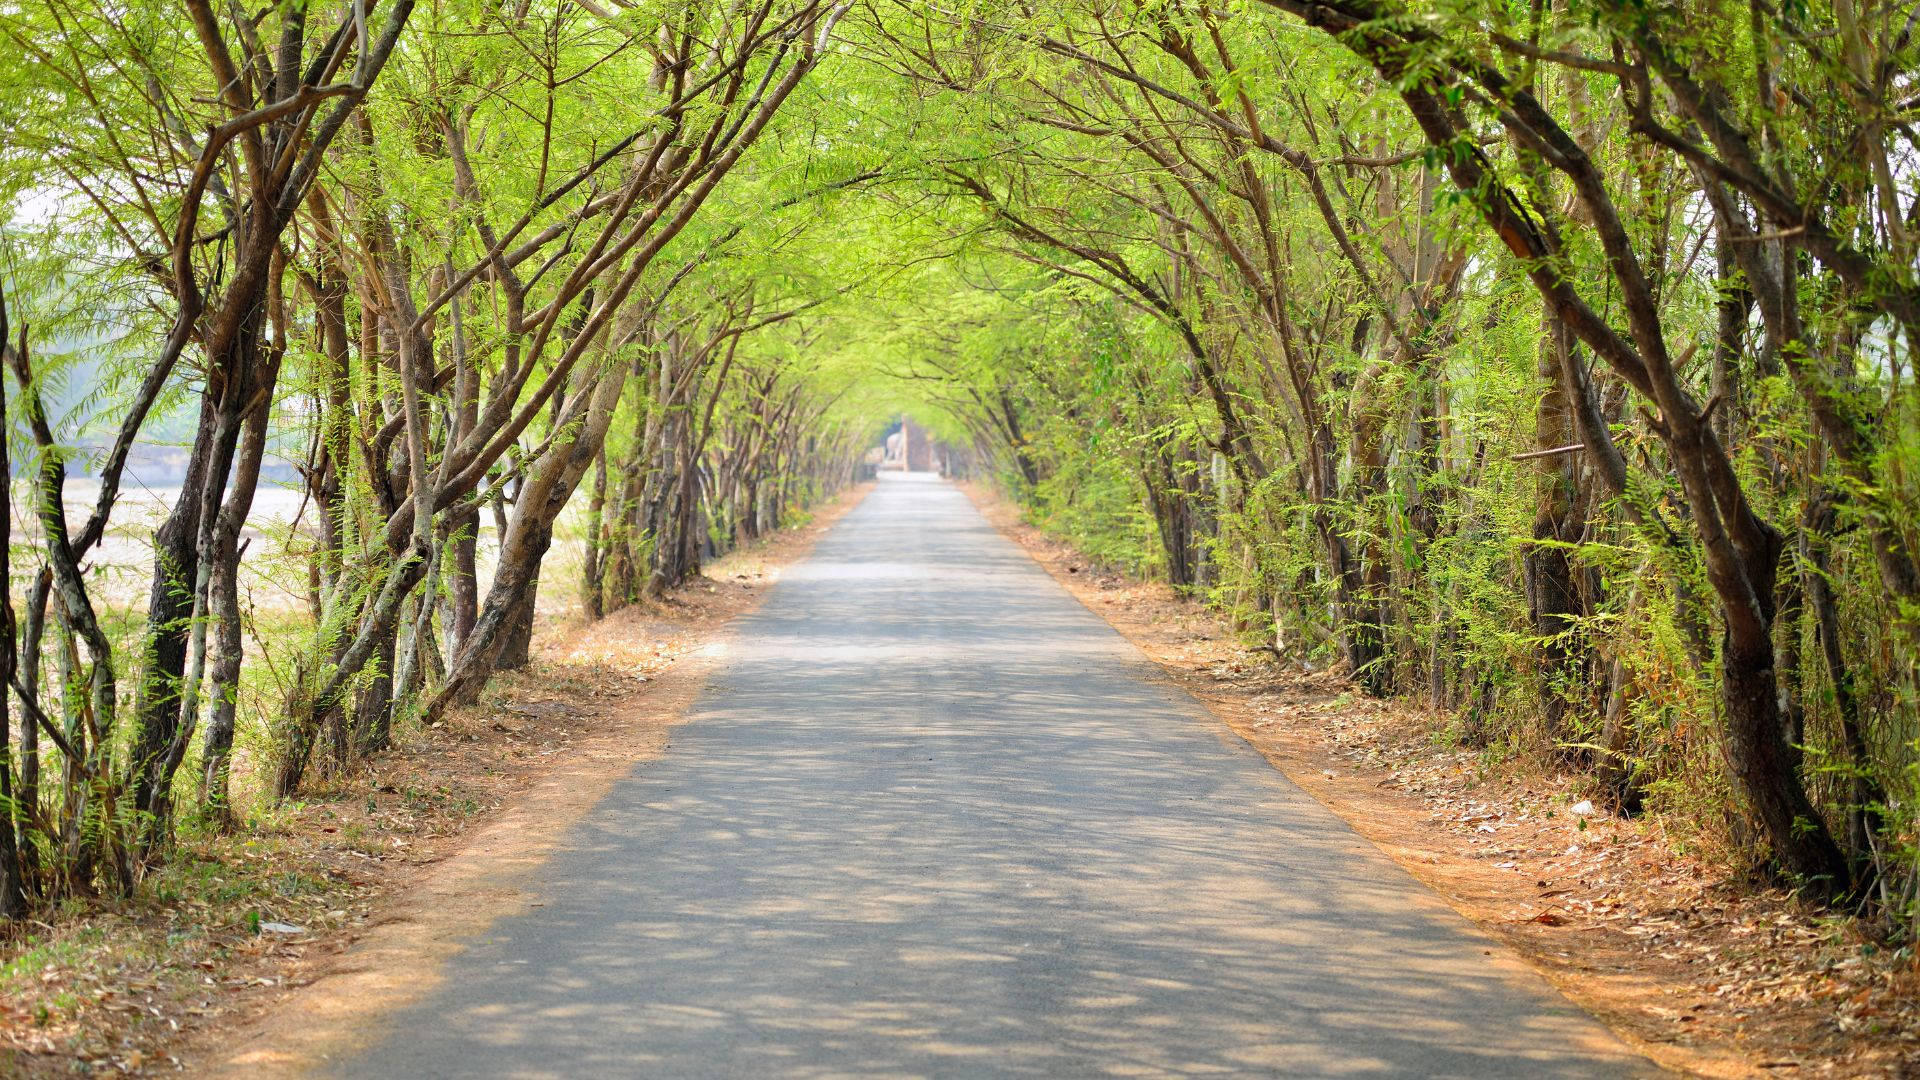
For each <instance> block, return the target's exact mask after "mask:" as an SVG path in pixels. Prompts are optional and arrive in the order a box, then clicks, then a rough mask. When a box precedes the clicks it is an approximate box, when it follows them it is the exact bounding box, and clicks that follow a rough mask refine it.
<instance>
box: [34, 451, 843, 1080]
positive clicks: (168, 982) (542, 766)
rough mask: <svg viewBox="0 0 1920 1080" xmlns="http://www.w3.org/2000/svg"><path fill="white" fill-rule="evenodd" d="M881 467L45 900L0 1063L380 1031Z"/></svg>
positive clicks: (513, 900) (258, 1067) (543, 636)
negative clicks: (103, 887)
mask: <svg viewBox="0 0 1920 1080" xmlns="http://www.w3.org/2000/svg"><path fill="white" fill-rule="evenodd" d="M869 490H871V487H870V485H869V486H862V487H860V488H857V489H855V490H853V491H850V492H848V493H846V494H845V495H843V496H842V497H841V498H839V499H838V500H835V501H834V502H832V503H830V504H828V505H826V506H824V507H822V508H821V509H820V510H819V511H818V512H817V513H816V515H815V517H814V518H813V520H812V521H811V522H810V523H809V524H808V525H806V526H804V527H802V528H798V529H792V530H786V531H783V532H781V533H778V534H775V535H773V536H771V537H769V538H767V539H766V540H764V541H763V542H761V543H760V544H757V545H755V546H754V547H752V548H750V549H747V550H743V551H739V552H735V553H732V554H730V555H728V556H726V557H724V558H722V559H720V560H718V561H716V562H715V563H713V564H711V565H710V566H708V567H707V568H706V571H705V574H704V576H702V577H701V578H698V579H696V580H694V581H692V582H689V583H688V584H687V585H685V586H683V587H682V588H680V589H678V590H676V591H675V592H674V593H673V594H672V595H671V596H669V597H668V598H667V599H666V600H665V601H663V602H661V603H658V604H652V605H646V606H635V607H629V608H626V609H623V610H621V611H619V612H616V613H614V614H613V615H611V616H609V617H607V618H606V619H603V620H601V621H600V622H598V623H593V624H582V623H579V622H572V623H563V624H555V625H550V626H545V627H542V630H541V633H540V634H539V636H538V637H537V638H536V646H535V655H534V658H533V662H532V663H530V664H529V665H528V666H527V667H526V668H525V669H523V670H521V671H517V672H511V673H505V674H503V675H501V676H498V677H496V679H495V680H494V682H493V684H492V685H490V686H489V688H488V690H487V693H486V697H485V698H484V700H483V701H482V703H481V704H480V705H479V706H477V707H475V708H472V709H467V710H462V711H460V712H457V713H455V714H454V715H452V716H450V717H448V719H447V720H446V721H445V722H444V724H439V725H435V726H434V728H432V729H429V730H424V731H411V732H407V733H405V734H404V735H403V736H402V737H401V738H400V740H399V742H398V744H397V745H396V746H395V747H394V749H392V750H391V751H388V752H386V753H384V754H381V755H379V756H378V757H376V758H374V759H373V760H372V761H370V762H367V763H366V764H365V765H364V766H363V767H361V768H358V769H356V770H354V771H352V772H350V773H348V774H345V775H335V776H330V777H327V776H322V777H318V778H316V780H315V782H314V783H312V784H311V785H310V790H309V791H308V792H306V793H305V796H304V798H303V799H302V800H301V801H299V802H298V803H294V804H289V805H288V806H286V807H283V808H279V809H277V810H275V811H273V812H272V814H270V815H268V816H267V817H266V818H264V819H262V818H258V817H256V821H255V823H254V826H253V827H252V828H250V829H249V830H248V831H246V832H244V833H241V834H237V835H234V836H231V837H219V838H202V839H198V840H193V841H189V842H188V843H187V844H185V845H183V850H182V851H181V852H180V853H179V854H178V855H176V856H175V858H174V859H173V860H171V864H172V865H171V866H170V867H168V868H167V869H166V870H165V871H164V872H165V873H166V874H168V875H170V876H169V877H167V878H166V879H164V880H162V881H159V882H156V883H155V884H154V885H153V887H151V888H149V889H147V890H144V891H143V895H142V896H141V897H140V898H139V899H137V900H135V901H131V902H128V903H126V904H125V905H123V906H121V907H119V908H115V909H107V910H98V911H92V912H84V913H78V914H75V915H71V916H68V917H65V918H62V919H56V920H55V921H53V922H51V923H48V924H45V925H44V927H43V944H42V945H41V946H40V947H39V948H38V949H37V950H36V952H35V954H34V955H33V956H31V957H19V958H16V959H15V960H13V961H12V963H11V965H9V966H10V967H11V966H17V965H24V964H32V965H34V967H33V970H32V971H31V972H25V971H24V970H23V971H7V972H6V973H5V974H7V975H10V976H13V977H15V979H16V981H17V982H19V981H20V980H24V982H21V983H20V984H21V985H25V984H26V983H31V984H32V990H31V992H30V993H7V994H0V1075H4V1076H9V1077H12V1076H20V1077H40V1076H49V1077H50V1076H71V1075H75V1074H76V1073H78V1074H87V1073H92V1074H94V1075H145V1074H156V1075H157V1074H163V1073H172V1072H175V1071H176V1070H179V1069H182V1068H184V1069H186V1070H187V1071H189V1072H191V1073H192V1074H194V1075H214V1076H218V1075H229V1076H236V1077H238V1076H245V1077H249V1078H252V1077H272V1076H292V1075H299V1074H301V1073H302V1072H303V1071H305V1070H306V1069H308V1068H310V1067H311V1066H313V1065H315V1064H317V1063H319V1062H321V1061H323V1060H325V1058H326V1057H327V1056H328V1055H330V1054H331V1053H334V1052H336V1051H338V1050H339V1049H341V1048H343V1047H345V1046H349V1045H352V1044H353V1043H354V1042H356V1041H358V1040H362V1039H365V1038H367V1037H369V1036H370V1035H372V1034H373V1033H375V1032H377V1031H378V1024H379V1022H380V1020H381V1018H382V1017H383V1016H385V1015H386V1014H388V1013H390V1012H391V1011H392V1010H393V1009H394V1008H395V1007H396V1006H397V1005H398V1004H400V1003H402V1002H404V1001H406V1000H409V999H411V998H412V997H413V996H415V995H418V994H421V993H424V992H426V991H427V990H429V989H430V988H431V987H432V986H433V984H434V983H435V982H436V981H437V979H438V974H437V972H438V970H439V966H440V963H441V962H442V961H443V960H444V959H445V958H447V957H448V956H450V955H452V954H453V953H454V952H456V951H458V950H459V949H461V948H462V947H463V942H464V941H466V940H467V939H469V938H470V937H471V936H472V935H474V934H476V933H479V932H482V931H484V930H485V928H486V927H487V926H488V925H490V924H491V923H492V922H493V921H494V920H496V919H498V918H501V917H503V916H505V915H508V914H511V913H512V912H515V911H518V910H522V909H523V908H524V906H525V905H526V904H527V903H529V900H528V897H527V894H526V892H525V891H524V889H523V886H524V885H525V884H526V882H527V880H528V877H529V875H530V874H531V873H532V872H534V871H535V870H536V869H537V868H538V867H539V866H540V864H541V863H542V862H543V861H544V860H545V859H546V857H547V856H548V855H549V854H550V853H551V852H552V851H553V850H554V848H555V846H556V845H557V844H558V843H559V842H560V841H561V840H562V838H563V837H564V835H565V834H566V831H567V829H568V828H569V827H570V826H571V825H573V824H574V823H575V822H577V821H578V820H579V819H580V818H582V817H583V816H585V814H586V813H587V812H588V811H589V810H590V809H591V808H592V807H593V805H594V804H595V803H596V802H597V801H598V800H599V798H600V797H601V796H602V795H603V794H605V792H606V791H607V789H608V788H610V787H611V786H612V785H613V784H614V782H615V781H617V780H618V779H619V778H620V777H621V776H624V775H625V774H626V773H627V772H628V771H629V770H631V769H632V767H633V766H634V765H635V764H636V763H638V762H641V761H645V760H648V759H650V758H653V757H657V756H658V755H659V754H660V753H661V752H663V751H664V750H665V749H666V747H667V746H668V745H669V742H670V740H671V738H672V730H673V728H674V726H675V725H676V724H678V723H679V722H680V721H681V720H682V719H683V717H684V714H685V711H686V709H687V707H688V706H689V705H690V704H691V703H692V702H693V700H694V699H695V697H697V695H698V694H699V692H700V690H701V688H702V687H703V686H704V685H705V683H706V681H707V678H708V676H709V675H710V673H711V672H712V671H713V670H714V669H715V668H716V667H717V666H718V665H719V664H720V663H721V662H722V661H723V659H724V656H725V652H726V646H727V642H728V640H729V638H730V635H731V625H732V623H733V622H734V620H735V619H737V617H738V616H740V615H742V614H744V613H746V612H748V611H751V610H752V609H754V608H755V607H757V606H758V605H759V603H760V601H761V599H762V598H763V597H764V596H765V595H766V594H767V592H768V591H769V590H770V588H771V586H772V585H773V584H774V583H775V582H777V581H778V580H779V577H780V575H781V572H782V571H783V570H784V569H785V568H787V567H789V566H791V565H793V564H795V563H797V562H799V561H800V560H802V559H804V558H805V557H806V555H807V554H808V552H809V551H810V550H811V548H812V546H813V543H814V542H815V541H816V540H817V539H818V538H819V537H820V535H821V534H823V533H824V532H825V531H826V530H827V528H828V527H830V526H831V525H832V524H833V523H834V522H835V521H837V520H838V519H839V518H840V517H841V516H842V515H844V514H845V513H846V512H847V511H849V510H851V509H852V508H853V507H854V506H855V505H857V504H858V503H859V501H860V500H861V499H862V498H864V497H865V496H866V494H867V492H868V491H869Z"/></svg>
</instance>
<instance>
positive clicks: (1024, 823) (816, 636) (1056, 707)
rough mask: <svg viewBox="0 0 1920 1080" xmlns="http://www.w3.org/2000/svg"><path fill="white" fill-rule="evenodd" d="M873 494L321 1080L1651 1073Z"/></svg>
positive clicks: (1272, 777)
mask: <svg viewBox="0 0 1920 1080" xmlns="http://www.w3.org/2000/svg"><path fill="white" fill-rule="evenodd" d="M1152 671H1153V669H1152V668H1151V666H1150V665H1149V664H1148V662H1147V661H1146V660H1145V659H1144V658H1143V657H1142V656H1141V655H1140V654H1139V653H1138V652H1137V651H1136V650H1135V649H1134V648H1133V647H1132V646H1131V645H1129V644H1128V643H1126V642H1125V641H1124V640H1123V639H1121V638H1120V637H1119V636H1117V635H1116V634H1115V633H1114V632H1113V631H1112V630H1111V629H1109V628H1108V627H1107V626H1106V625H1105V624H1104V623H1103V622H1102V621H1101V620H1100V619H1098V618H1097V617H1095V616H1094V615H1092V614H1091V613H1089V612H1088V611H1087V610H1085V609H1084V608H1083V607H1081V606H1080V605H1079V604H1078V603H1077V602H1076V601H1074V600H1073V599H1072V597H1071V596H1069V595H1068V594H1067V593H1066V592H1065V591H1064V590H1062V589H1061V588H1060V587H1059V586H1058V585H1057V584H1055V583H1054V582H1053V581H1052V580H1051V579H1049V578H1048V577H1047V576H1046V575H1045V573H1043V572H1042V571H1041V570H1040V569H1039V568H1038V567H1037V566H1035V565H1034V564H1033V562H1032V561H1031V560H1030V559H1028V558H1027V556H1026V555H1025V554H1024V553H1022V552H1021V551H1020V550H1019V549H1018V548H1016V547H1015V546H1014V545H1012V544H1011V543H1009V542H1008V541H1007V540H1005V539H1004V538H1002V537H1001V536H1000V535H998V534H997V533H996V532H995V531H994V530H993V529H992V528H991V527H990V526H989V525H988V524H987V522H986V521H985V520H984V519H983V518H982V517H981V516H980V515H979V513H978V512H976V511H975V510H974V508H973V507H972V505H971V504H970V503H969V502H968V500H967V499H966V497H965V496H964V495H963V494H961V493H960V492H959V491H956V490H955V489H954V488H952V487H951V486H948V485H946V484H944V483H941V482H940V481H938V480H936V479H934V478H933V477H930V476H924V475H917V474H905V475H898V474H896V475H887V476H883V478H882V481H881V483H880V485H879V486H878V488H877V489H876V490H875V492H874V493H873V494H872V495H871V496H869V497H868V499H867V501H866V502H865V503H864V504H862V505H861V506H860V507H859V508H857V509H856V510H854V511H853V512H852V513H851V514H849V515H848V516H847V517H846V518H844V519H843V520H842V521H841V522H840V524H839V525H837V526H836V527H835V528H834V529H833V531H832V532H831V533H829V534H828V535H827V536H826V537H825V538H824V539H823V540H822V541H821V542H820V544H819V546H818V547H817V549H816V550H815V553H814V555H813V557H812V558H811V559H810V560H809V561H808V562H806V563H805V564H803V565H802V566H800V567H798V568H796V569H795V570H794V571H792V572H791V573H789V575H788V576H787V578H786V579H785V580H784V581H782V582H781V583H780V585H779V586H778V587H777V589H776V590H775V592H774V594H773V595H772V596H771V597H770V599H769V600H768V601H767V603H766V604H765V606H764V607H763V608H762V609H761V610H760V611H759V612H758V613H757V614H755V615H753V616H751V617H750V618H749V619H748V620H747V621H746V623H745V624H744V626H743V627H742V630H741V633H740V636H739V639H738V642H737V644H736V646H735V648H734V655H733V658H732V659H731V660H730V661H729V662H728V664H727V666H726V667H725V668H724V669H723V670H722V672H721V674H719V675H718V676H717V677H716V678H715V679H714V680H713V683H712V685H711V686H709V687H708V689H707V690H706V691H705V693H704V695H703V697H702V699H701V703H700V704H699V705H698V706H697V708H696V710H695V714H694V715H693V717H692V718H691V720H690V721H689V722H688V723H687V724H686V725H685V726H683V727H681V728H679V729H677V730H676V732H675V735H674V738H673V744H672V747H671V749H670V750H668V751H667V753H666V754H665V756H664V757H661V758H659V759H657V760H653V761H648V762H644V763H641V764H639V765H638V766H636V767H635V769H634V771H633V773H632V774H631V775H630V776H629V777H627V778H626V779H625V780H623V781H621V782H620V783H619V784H618V785H617V786H616V787H615V788H614V790H613V792H612V793H611V794H610V795H609V796H608V797H607V798H606V799H605V800H604V801H603V802H602V803H601V804H600V805H599V806H598V807H597V808H596V809H595V810H594V812H593V813H592V814H590V815H589V816H588V818H587V819H586V820H585V822H584V823H583V824H582V825H581V826H580V827H579V828H578V829H577V830H576V831H575V832H574V834H573V835H572V836H571V837H570V839H569V841H568V843H567V844H566V845H565V846H564V848H563V850H562V851H561V852H560V853H559V854H557V855H556V856H555V857H554V858H553V859H552V861H551V862H550V863H548V864H547V866H546V867H545V869H544V871H543V872H542V873H541V874H540V875H539V884H538V886H537V891H538V892H539V893H540V894H541V896H540V898H539V899H540V905H539V906H535V907H532V908H530V909H529V910H528V911H527V912H526V913H525V914H520V915H514V916H510V917H507V918H504V919H502V920H500V921H499V922H497V923H496V924H495V925H494V926H493V927H492V928H491V929H490V930H489V931H488V932H487V933H486V934H485V935H484V936H483V937H482V938H480V939H479V940H476V941H474V942H473V943H472V944H471V946H470V947H469V948H467V949H466V950H465V951H464V952H462V953H460V954H459V955H458V956H457V957H456V958H455V959H454V960H453V961H451V964H450V969H449V970H448V971H446V972H445V973H444V974H445V976H446V977H445V978H444V979H442V980H441V981H440V982H439V983H438V984H437V989H436V990H434V991H432V992H431V994H430V996H428V997H426V998H425V999H423V1000H420V1001H418V1002H417V1003H415V1004H413V1005H411V1006H410V1007H408V1008H406V1009H403V1010H401V1011H399V1012H398V1013H396V1014H394V1015H392V1016H391V1017H390V1018H389V1023H388V1024H387V1025H386V1026H385V1027H384V1028H383V1029H381V1030H379V1031H377V1032H373V1033H371V1034H370V1036H369V1038H368V1039H367V1040H366V1041H365V1044H364V1048H363V1049H362V1050H361V1051H360V1052H358V1053H356V1054H355V1055H353V1056H350V1057H347V1058H345V1059H338V1060H336V1061H334V1062H333V1063H332V1065H331V1066H330V1069H331V1075H333V1076H336V1077H341V1078H372V1077H378V1078H393V1080H398V1078H402V1077H406V1078H417V1077H441V1076H444V1077H529V1078H531V1077H911V1076H926V1077H1093V1076H1129V1077H1134V1076H1182V1077H1185V1076H1225V1077H1231V1076H1326V1077H1389V1076H1408V1077H1472V1078H1489V1077H1618V1076H1637V1075H1651V1074H1655V1073H1656V1072H1657V1070H1656V1069H1655V1068H1654V1067H1653V1066H1652V1065H1651V1064H1649V1063H1648V1062H1646V1061H1645V1060H1643V1059H1641V1058H1639V1057H1636V1056H1635V1055H1634V1054H1633V1053H1631V1052H1630V1051H1629V1050H1628V1049H1627V1048H1626V1047H1625V1046H1624V1045H1623V1044H1621V1043H1620V1042H1618V1041H1617V1040H1616V1039H1615V1038H1614V1037H1613V1036H1612V1035H1610V1034H1609V1033H1608V1032H1607V1031H1606V1030H1605V1029H1604V1028H1603V1027H1602V1026H1601V1025H1600V1024H1598V1023H1597V1022H1596V1021H1594V1020H1593V1019H1592V1018H1590V1017H1588V1016H1587V1015H1585V1014H1584V1013H1582V1012H1580V1011H1579V1010H1578V1009H1576V1008H1574V1007H1573V1006H1572V1005H1571V1004H1569V1003H1568V1002H1567V1001H1566V1000H1565V999H1563V998H1561V997H1560V996H1559V995H1558V994H1557V993H1555V992H1554V991H1553V990H1552V988H1550V987H1549V986H1548V985H1547V984H1546V983H1545V982H1544V981H1542V980H1541V979H1540V978H1538V977H1537V976H1535V975H1534V974H1532V973H1531V971H1530V970H1529V969H1527V968H1526V967H1525V966H1524V965H1523V964H1522V963H1520V961H1519V960H1518V959H1517V958H1515V957H1513V956H1512V955H1511V954H1509V953H1507V952H1506V951H1504V950H1503V949H1501V948H1500V947H1498V946H1497V945H1495V944H1494V943H1492V942H1491V941H1489V940H1488V939H1486V938H1484V937H1482V936H1481V935H1480V934H1478V933H1477V932H1476V931H1475V930H1473V929H1472V928H1471V927H1470V926H1469V925H1468V924H1467V923H1466V922H1465V921H1463V920H1462V919H1461V918H1460V917H1459V916H1457V915H1456V914H1455V913H1453V912H1452V911H1451V910H1450V909H1448V908H1447V907H1446V906H1445V905H1444V904H1442V903H1441V902H1440V901H1439V899H1438V898H1437V897H1435V896H1434V895H1433V894H1432V893H1430V892H1429V891H1428V890H1426V889H1425V888H1424V887H1422V886H1421V885H1419V884H1418V883H1417V882H1415V881H1414V880H1413V879H1411V878H1410V877H1408V876H1407V875H1406V874H1405V873H1404V872H1402V871H1401V870H1400V869H1399V868H1397V867H1396V866H1394V865H1393V864H1392V863H1391V862H1389V861H1388V860H1387V859H1386V858H1384V857H1383V856H1382V855H1381V854H1380V853H1379V852H1377V851H1376V850H1374V849H1373V848H1372V847H1371V846H1369V845H1368V844H1367V843H1366V842H1365V841H1363V840H1362V839H1361V838H1360V837H1358V836H1357V835H1356V834H1355V833H1354V832H1353V831H1352V830H1351V829H1349V828H1348V827H1347V826H1346V825H1345V824H1344V823H1343V822H1341V821H1340V820H1339V819H1338V818H1336V817H1335V816H1334V815H1332V814H1331V813H1330V812H1328V811H1327V810H1326V809H1324V808H1322V807H1321V806H1320V805H1319V804H1317V803H1315V802H1314V801H1313V800H1312V799H1310V798H1308V797H1307V796H1306V795H1305V794H1303V793H1302V792H1301V791H1300V790H1298V789H1297V788H1295V787H1294V786H1293V785H1292V784H1291V783H1289V782H1288V781H1287V780H1286V779H1285V778H1284V777H1283V776H1281V775H1280V774H1279V773H1277V772H1276V771H1274V769H1273V768H1272V767H1271V766H1270V765H1269V764H1268V763H1267V762H1266V761H1265V760H1264V759H1263V758H1262V757H1261V756H1260V755H1259V754H1258V753H1256V752H1255V751H1254V750H1252V749H1251V748H1250V747H1248V746H1247V745H1246V744H1244V743H1243V742H1241V741H1240V740H1239V739H1238V738H1236V737H1234V736H1233V735H1232V734H1231V733H1230V732H1229V731H1228V730H1227V729H1226V728H1225V727H1224V726H1223V725H1221V724H1220V723H1219V722H1218V721H1217V720H1215V719H1214V718H1212V717H1211V716H1210V715H1208V714H1207V713H1206V712H1205V711H1204V710H1203V709H1202V708H1200V707H1199V706H1198V704H1197V703H1195V702H1194V701H1192V700H1191V699H1189V698H1188V697H1186V696H1185V695H1183V694H1180V693H1177V692H1174V691H1171V690H1169V689H1167V688H1166V687H1165V686H1164V685H1162V684H1161V683H1160V682H1157V681H1155V680H1153V679H1151V678H1150V676H1151V674H1152Z"/></svg>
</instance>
